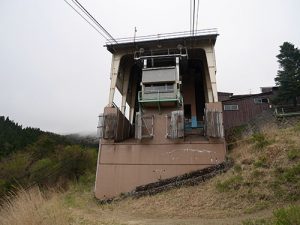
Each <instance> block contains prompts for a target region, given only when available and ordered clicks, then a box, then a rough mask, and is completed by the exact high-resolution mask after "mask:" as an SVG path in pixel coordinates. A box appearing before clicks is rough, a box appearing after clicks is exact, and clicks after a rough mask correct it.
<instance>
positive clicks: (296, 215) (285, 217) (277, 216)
mask: <svg viewBox="0 0 300 225" xmlns="http://www.w3.org/2000/svg"><path fill="white" fill-rule="evenodd" d="M297 224H300V206H297V205H291V206H289V207H287V208H280V209H277V210H275V211H274V212H273V216H272V217H271V218H268V219H256V220H251V219H248V220H245V221H243V225H297Z"/></svg>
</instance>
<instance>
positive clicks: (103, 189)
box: [95, 139, 226, 199]
mask: <svg viewBox="0 0 300 225" xmlns="http://www.w3.org/2000/svg"><path fill="white" fill-rule="evenodd" d="M104 142H105V141H104ZM225 154H226V146H225V141H224V140H223V139H218V140H213V141H211V140H208V141H201V142H181V143H176V144H139V143H107V142H106V143H103V144H101V145H100V151H99V155H98V166H97V175H96V184H95V196H96V198H98V199H109V198H112V197H116V196H118V195H120V194H121V193H125V192H130V191H133V190H134V189H135V187H136V186H140V185H145V184H148V183H152V182H156V181H159V180H160V179H166V178H171V177H175V176H179V175H182V174H185V173H188V172H192V171H195V170H199V169H203V168H206V167H209V166H212V165H215V164H219V163H221V162H223V161H224V160H225Z"/></svg>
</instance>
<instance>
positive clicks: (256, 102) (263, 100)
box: [254, 98, 269, 104]
mask: <svg viewBox="0 0 300 225" xmlns="http://www.w3.org/2000/svg"><path fill="white" fill-rule="evenodd" d="M254 103H255V104H262V103H269V99H268V98H254Z"/></svg>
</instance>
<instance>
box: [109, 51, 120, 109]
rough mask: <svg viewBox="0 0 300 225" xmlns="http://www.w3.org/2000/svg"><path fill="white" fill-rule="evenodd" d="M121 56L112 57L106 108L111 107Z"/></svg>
mask: <svg viewBox="0 0 300 225" xmlns="http://www.w3.org/2000/svg"><path fill="white" fill-rule="evenodd" d="M120 61H121V56H120V55H113V56H112V62H111V71H110V80H111V81H110V90H109V100H108V106H110V107H112V105H113V101H114V95H115V89H116V84H117V78H118V71H119V66H120Z"/></svg>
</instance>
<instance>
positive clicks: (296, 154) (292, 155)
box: [287, 148, 300, 160]
mask: <svg viewBox="0 0 300 225" xmlns="http://www.w3.org/2000/svg"><path fill="white" fill-rule="evenodd" d="M287 156H288V159H289V160H295V159H297V158H300V149H299V148H292V149H291V150H289V151H288V155H287Z"/></svg>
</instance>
